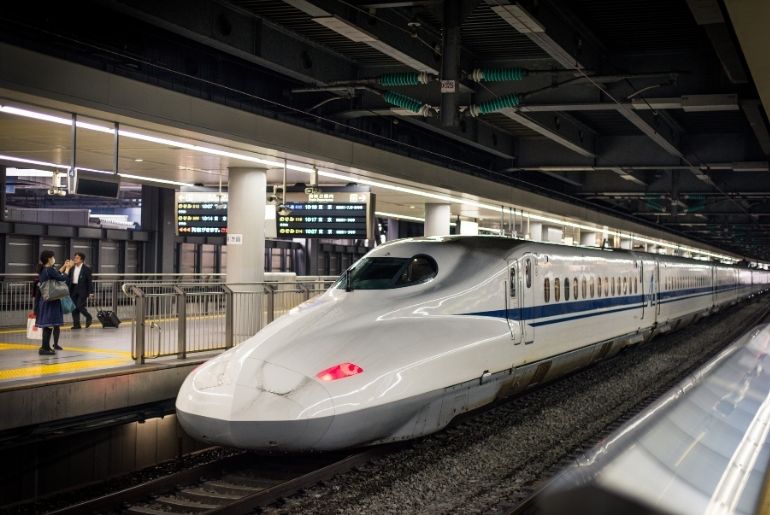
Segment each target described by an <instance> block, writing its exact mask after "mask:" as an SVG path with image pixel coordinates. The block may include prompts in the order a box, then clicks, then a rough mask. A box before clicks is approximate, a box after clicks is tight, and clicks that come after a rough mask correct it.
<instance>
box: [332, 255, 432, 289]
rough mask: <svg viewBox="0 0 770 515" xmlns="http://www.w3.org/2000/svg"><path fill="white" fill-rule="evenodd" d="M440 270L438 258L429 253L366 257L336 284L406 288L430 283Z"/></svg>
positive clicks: (342, 286) (356, 286)
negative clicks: (407, 256)
mask: <svg viewBox="0 0 770 515" xmlns="http://www.w3.org/2000/svg"><path fill="white" fill-rule="evenodd" d="M437 273H438V265H437V264H436V261H435V260H434V259H433V258H432V257H430V256H427V255H425V254H419V255H416V256H414V257H411V258H394V257H372V258H363V259H361V260H360V261H358V262H357V263H356V264H355V265H354V266H353V267H351V268H349V269H348V271H347V272H346V273H344V274H342V276H341V277H340V279H339V280H338V281H337V284H336V287H337V288H341V289H347V288H350V289H352V290H386V289H391V288H403V287H405V286H412V285H415V284H420V283H424V282H427V281H429V280H431V279H433V278H434V277H435V276H436V274H437ZM348 281H350V286H348Z"/></svg>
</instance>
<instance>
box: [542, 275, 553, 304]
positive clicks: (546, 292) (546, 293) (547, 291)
mask: <svg viewBox="0 0 770 515" xmlns="http://www.w3.org/2000/svg"><path fill="white" fill-rule="evenodd" d="M543 300H544V301H545V302H550V301H551V280H550V279H548V278H547V277H546V278H545V279H543Z"/></svg>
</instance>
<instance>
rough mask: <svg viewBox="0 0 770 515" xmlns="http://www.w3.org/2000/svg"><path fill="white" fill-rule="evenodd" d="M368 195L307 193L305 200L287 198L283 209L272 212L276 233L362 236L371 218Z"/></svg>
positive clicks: (290, 235)
mask: <svg viewBox="0 0 770 515" xmlns="http://www.w3.org/2000/svg"><path fill="white" fill-rule="evenodd" d="M369 197H370V195H369V194H368V193H340V192H336V193H315V194H311V195H307V196H306V197H305V198H307V199H308V200H307V201H304V200H303V201H295V200H292V199H291V197H289V198H290V199H289V200H288V201H287V202H286V204H285V208H286V210H287V212H285V213H282V212H281V211H280V210H279V212H278V213H277V214H276V224H277V233H278V236H279V237H281V236H284V237H290V238H332V239H337V238H339V239H366V238H368V237H369V225H370V220H371V216H370V213H369V209H370V202H369ZM341 199H344V200H347V202H340V201H339V200H341Z"/></svg>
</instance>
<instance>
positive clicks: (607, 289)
mask: <svg viewBox="0 0 770 515" xmlns="http://www.w3.org/2000/svg"><path fill="white" fill-rule="evenodd" d="M609 294H610V280H609V279H608V278H607V277H605V278H604V296H605V297H608V296H609Z"/></svg>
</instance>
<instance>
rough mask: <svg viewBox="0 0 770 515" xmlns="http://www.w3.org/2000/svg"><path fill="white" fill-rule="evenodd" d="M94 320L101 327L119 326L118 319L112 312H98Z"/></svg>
mask: <svg viewBox="0 0 770 515" xmlns="http://www.w3.org/2000/svg"><path fill="white" fill-rule="evenodd" d="M96 318H98V319H99V322H101V323H102V327H103V328H104V327H118V326H119V325H120V319H119V318H118V315H116V314H115V312H114V311H98V312H97V313H96Z"/></svg>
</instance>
